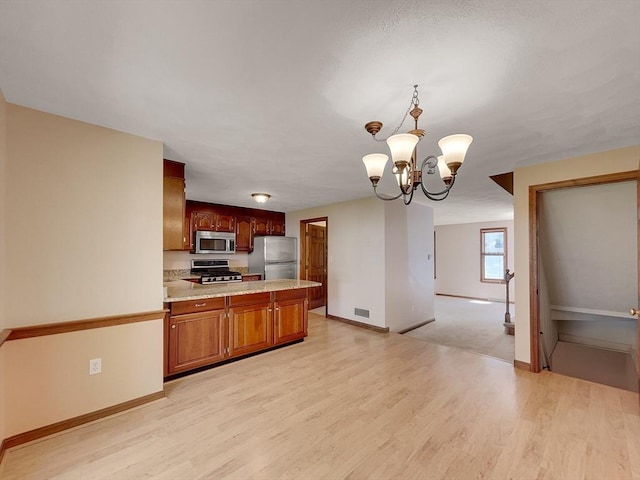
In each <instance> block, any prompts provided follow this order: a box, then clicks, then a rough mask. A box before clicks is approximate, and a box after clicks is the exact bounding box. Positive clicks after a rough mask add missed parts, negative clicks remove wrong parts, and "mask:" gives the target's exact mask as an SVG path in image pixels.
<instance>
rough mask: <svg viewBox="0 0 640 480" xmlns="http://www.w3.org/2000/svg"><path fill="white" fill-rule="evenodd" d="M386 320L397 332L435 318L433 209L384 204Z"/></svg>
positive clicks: (423, 206) (390, 328)
mask: <svg viewBox="0 0 640 480" xmlns="http://www.w3.org/2000/svg"><path fill="white" fill-rule="evenodd" d="M384 206H385V225H384V228H385V230H384V231H385V257H384V258H385V275H384V278H385V282H386V286H385V311H386V313H385V320H386V326H387V327H389V330H390V331H393V332H397V331H401V330H404V329H406V328H410V327H413V326H416V325H419V324H420V323H422V322H425V321H427V320H432V319H433V318H435V304H434V280H433V208H431V207H430V206H427V205H421V204H419V203H417V202H413V203H412V204H411V205H409V206H405V205H404V204H403V203H402V202H385V204H384Z"/></svg>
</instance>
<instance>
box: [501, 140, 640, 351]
mask: <svg viewBox="0 0 640 480" xmlns="http://www.w3.org/2000/svg"><path fill="white" fill-rule="evenodd" d="M639 162H640V145H635V146H632V147H626V148H620V149H616V150H609V151H606V152H601V153H595V154H591V155H585V156H580V157H574V158H569V159H565V160H559V161H556V162H550V163H544V164H538V165H532V166H529V167H521V168H517V169H515V171H514V178H513V181H514V198H513V201H514V239H515V256H514V268H515V271H516V272H517V273H516V275H518V282H517V283H516V285H515V303H516V305H517V308H518V319H517V321H516V331H515V359H516V360H518V361H521V362H525V363H530V361H531V352H530V345H531V342H530V336H529V335H530V327H531V317H530V311H531V305H530V302H529V291H530V289H531V285H530V274H531V272H530V243H529V231H530V228H531V225H530V224H529V187H530V186H533V185H543V184H547V183H552V182H559V181H566V180H572V179H577V178H585V177H592V176H598V175H607V174H612V173H618V172H625V171H632V170H637V169H638V164H639ZM586 220H588V219H586ZM600 273H601V274H602V272H600Z"/></svg>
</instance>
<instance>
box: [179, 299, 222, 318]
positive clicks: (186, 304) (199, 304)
mask: <svg viewBox="0 0 640 480" xmlns="http://www.w3.org/2000/svg"><path fill="white" fill-rule="evenodd" d="M224 300H225V299H224V297H216V298H204V299H200V300H183V301H181V302H171V307H170V309H171V315H181V314H183V313H195V312H204V311H207V310H217V309H220V308H222V309H224Z"/></svg>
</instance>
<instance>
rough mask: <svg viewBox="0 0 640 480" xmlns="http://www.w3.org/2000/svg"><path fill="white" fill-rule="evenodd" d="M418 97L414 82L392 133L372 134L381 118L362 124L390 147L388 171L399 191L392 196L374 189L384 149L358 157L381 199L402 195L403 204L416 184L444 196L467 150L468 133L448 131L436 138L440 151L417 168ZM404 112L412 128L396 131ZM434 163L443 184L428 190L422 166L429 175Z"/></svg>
mask: <svg viewBox="0 0 640 480" xmlns="http://www.w3.org/2000/svg"><path fill="white" fill-rule="evenodd" d="M418 105H420V100H418V85H414V86H413V97H412V99H411V103H410V104H409V108H408V109H407V112H406V113H405V114H404V118H403V119H402V122H401V123H400V125H398V127H397V128H396V129H395V131H394V132H393V134H392V135H391V136H390V137H388V138H386V139H378V138H376V134H377V133H378V132H379V131H380V129H381V128H382V122H378V121H373V122H369V123H367V124H366V125H365V126H364V128H365V130H366V131H367V132H369V133H370V134H371V136H372V137H373V139H374V140H375V141H377V142H383V141H385V140H386V142H387V145H388V146H389V150H390V151H391V159H392V161H393V169H392V172H393V174H394V175H395V176H396V181H397V182H398V186H399V187H400V193H399V194H398V195H396V196H386V195H385V196H383V195H380V194H379V193H378V191H377V186H378V182H379V181H380V179H381V178H382V173H383V172H384V167H385V165H386V163H387V160H389V157H388V156H387V155H385V154H384V153H372V154H371V155H365V156H364V157H363V158H362V161H363V162H364V166H365V168H366V169H367V175H368V176H369V180H371V186H372V187H373V191H374V193H375V194H376V197H378V198H379V199H381V200H395V199H397V198H400V197H403V201H404V204H405V205H409V204H410V203H411V200H413V192H414V191H415V190H416V189H417V188H418V187H420V188H421V189H422V193H424V195H425V196H426V197H427V198H428V199H430V200H434V201H440V200H444V199H445V198H447V196H448V195H449V191H450V190H451V187H453V184H454V183H455V181H456V175H457V173H458V169H459V168H460V166H462V162H464V157H465V155H466V154H467V149H468V148H469V145H471V142H472V141H473V138H472V137H471V135H465V134H456V135H449V136H448V137H444V138H441V139H440V141H439V142H438V146H439V147H440V150H442V155H441V156H439V157H435V156H433V155H429V156H428V157H426V158H425V159H424V160H422V163H421V164H420V168H418V160H417V157H418V154H417V147H416V145H417V144H418V142H419V141H420V140H421V139H422V137H423V136H424V133H425V132H424V130H421V129H419V128H418V117H420V115H421V114H422V109H421V108H420V107H419V106H418ZM407 115H411V116H412V117H413V120H414V122H415V126H414V128H413V130H409V132H407V133H397V132H398V130H400V128H401V127H402V125H403V124H404V122H405V120H406V119H407ZM436 167H437V169H438V172H439V174H440V178H442V181H443V182H444V185H445V188H444V190H441V191H439V192H431V191H429V190H427V188H426V187H425V186H424V183H423V182H422V179H423V176H424V172H425V169H426V172H427V174H429V175H431V174H434V173H436Z"/></svg>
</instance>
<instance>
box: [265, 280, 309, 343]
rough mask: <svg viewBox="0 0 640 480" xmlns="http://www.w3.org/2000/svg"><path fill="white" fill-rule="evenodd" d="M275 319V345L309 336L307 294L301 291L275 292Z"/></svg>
mask: <svg viewBox="0 0 640 480" xmlns="http://www.w3.org/2000/svg"><path fill="white" fill-rule="evenodd" d="M275 297H276V298H275V302H274V304H273V305H274V310H275V318H274V322H273V323H274V327H273V333H274V335H273V336H274V338H273V343H274V345H280V344H283V343H287V342H291V341H293V340H298V339H299V338H304V337H305V336H306V335H307V319H308V315H307V311H308V310H307V306H308V300H307V294H306V291H304V292H303V293H302V294H301V291H300V290H281V291H278V292H275Z"/></svg>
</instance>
